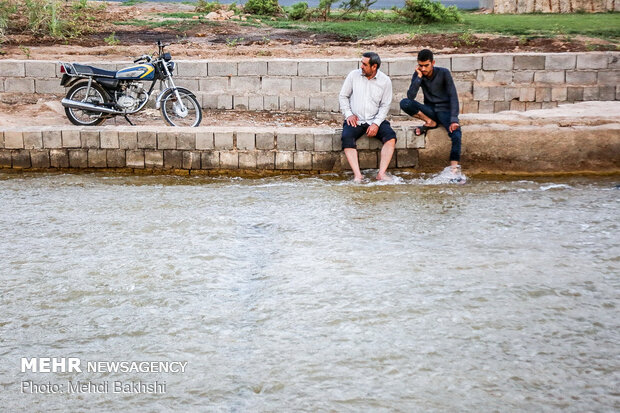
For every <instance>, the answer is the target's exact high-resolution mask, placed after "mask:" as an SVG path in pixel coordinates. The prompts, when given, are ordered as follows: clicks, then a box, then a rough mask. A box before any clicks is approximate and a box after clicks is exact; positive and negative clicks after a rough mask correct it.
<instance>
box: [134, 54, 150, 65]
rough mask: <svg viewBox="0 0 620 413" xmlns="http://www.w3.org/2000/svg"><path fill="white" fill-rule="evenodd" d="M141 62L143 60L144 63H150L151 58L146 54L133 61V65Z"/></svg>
mask: <svg viewBox="0 0 620 413" xmlns="http://www.w3.org/2000/svg"><path fill="white" fill-rule="evenodd" d="M142 60H145V61H147V62H150V61H151V56H149V55H147V54H143V55H142V56H140V57H138V58H137V59H136V60H134V61H133V62H134V63H138V62H140V61H142Z"/></svg>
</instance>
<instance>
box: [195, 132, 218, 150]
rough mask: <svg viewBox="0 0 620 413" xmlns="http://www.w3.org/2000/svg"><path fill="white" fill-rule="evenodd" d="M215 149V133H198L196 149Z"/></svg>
mask: <svg viewBox="0 0 620 413" xmlns="http://www.w3.org/2000/svg"><path fill="white" fill-rule="evenodd" d="M214 148H215V144H214V142H213V132H204V131H199V132H196V149H198V150H210V149H214Z"/></svg>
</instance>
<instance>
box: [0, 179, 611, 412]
mask: <svg viewBox="0 0 620 413" xmlns="http://www.w3.org/2000/svg"><path fill="white" fill-rule="evenodd" d="M433 183H435V181H433V179H431V178H430V177H418V176H414V175H406V174H405V175H401V179H399V181H398V184H391V185H378V184H370V185H354V184H351V183H349V182H345V181H343V180H341V179H340V178H338V177H326V178H316V177H286V178H264V179H241V178H205V177H195V178H189V177H154V176H145V177H139V176H105V175H96V174H93V175H90V174H83V175H60V174H50V175H42V174H38V175H36V174H34V175H27V174H9V175H0V210H1V211H2V212H1V214H0V231H1V233H2V237H1V238H0V251H2V253H1V256H0V268H1V270H0V272H1V274H0V285H1V287H0V288H1V291H2V302H1V307H0V310H1V311H0V354H1V357H0V361H1V367H0V394H1V395H2V397H1V399H2V403H3V404H2V405H3V407H2V410H3V411H20V410H23V411H68V410H79V411H112V410H116V411H121V410H128V411H170V410H179V411H194V410H197V411H235V412H243V411H252V412H253V411H261V412H262V411H273V412H279V411H351V412H359V411H379V412H380V411H386V412H387V411H403V412H411V411H421V412H427V411H492V410H498V411H517V410H523V411H558V410H562V411H574V412H581V411H613V410H618V409H619V408H620V392H619V391H618V388H619V387H620V386H619V384H620V383H619V381H620V379H619V377H620V376H619V364H620V363H619V360H620V346H619V344H620V337H619V331H620V328H619V327H620V321H619V320H620V318H619V317H618V315H619V314H618V304H619V298H620V289H619V286H620V280H619V268H620V239H619V236H618V233H619V229H618V216H619V211H620V209H619V206H620V190H619V189H614V187H615V185H616V184H618V177H615V178H605V177H597V178H584V177H580V178H528V179H527V180H492V179H485V180H482V179H473V180H472V179H470V181H469V182H468V184H467V185H461V186H456V185H453V186H450V185H433ZM46 356H49V357H79V358H81V359H82V360H106V361H107V360H109V361H120V360H133V361H142V360H157V361H172V360H184V361H187V362H188V365H187V370H186V372H185V373H184V374H171V373H169V374H165V373H115V374H114V373H88V372H83V373H81V374H78V373H54V374H44V373H32V372H27V373H21V372H20V358H21V357H46ZM24 380H32V381H34V382H41V383H43V382H45V383H47V382H51V383H55V382H58V383H63V382H66V381H67V380H73V381H75V380H83V381H86V380H93V381H102V380H125V381H129V380H142V381H152V380H160V381H164V382H165V383H166V386H167V387H166V392H165V393H162V394H124V395H123V394H109V393H108V394H28V393H25V394H24V393H21V392H20V386H21V384H20V383H21V382H22V381H24Z"/></svg>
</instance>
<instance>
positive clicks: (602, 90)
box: [598, 86, 616, 100]
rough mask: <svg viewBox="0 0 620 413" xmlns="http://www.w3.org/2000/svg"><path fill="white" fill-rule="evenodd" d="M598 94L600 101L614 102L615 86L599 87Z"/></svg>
mask: <svg viewBox="0 0 620 413" xmlns="http://www.w3.org/2000/svg"><path fill="white" fill-rule="evenodd" d="M598 93H599V98H600V100H616V87H615V86H599V88H598Z"/></svg>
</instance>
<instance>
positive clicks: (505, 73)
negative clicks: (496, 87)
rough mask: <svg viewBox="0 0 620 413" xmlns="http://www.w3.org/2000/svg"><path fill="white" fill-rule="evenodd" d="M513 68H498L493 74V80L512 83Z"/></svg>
mask: <svg viewBox="0 0 620 413" xmlns="http://www.w3.org/2000/svg"><path fill="white" fill-rule="evenodd" d="M512 74H513V71H512V70H498V71H497V72H495V75H494V76H493V81H494V82H497V83H503V84H510V83H512Z"/></svg>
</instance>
